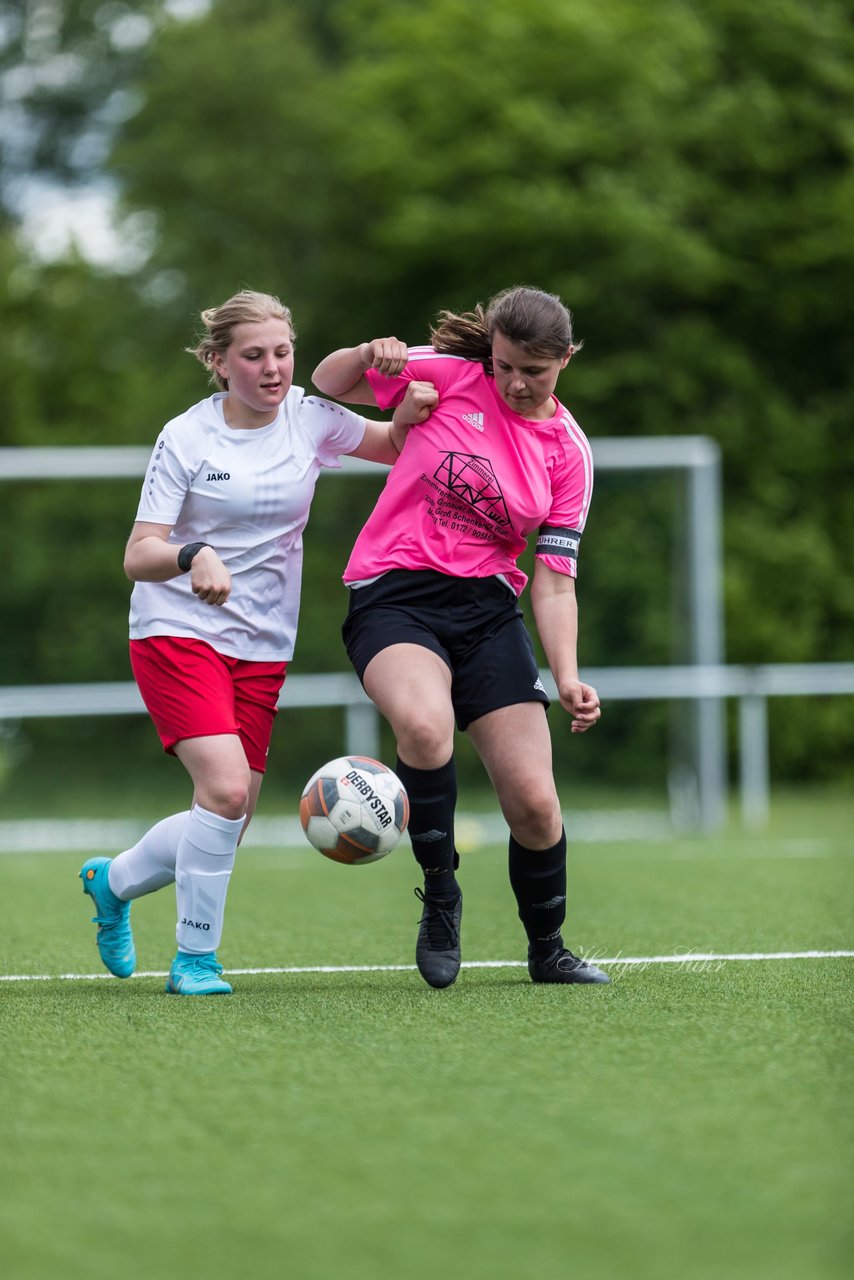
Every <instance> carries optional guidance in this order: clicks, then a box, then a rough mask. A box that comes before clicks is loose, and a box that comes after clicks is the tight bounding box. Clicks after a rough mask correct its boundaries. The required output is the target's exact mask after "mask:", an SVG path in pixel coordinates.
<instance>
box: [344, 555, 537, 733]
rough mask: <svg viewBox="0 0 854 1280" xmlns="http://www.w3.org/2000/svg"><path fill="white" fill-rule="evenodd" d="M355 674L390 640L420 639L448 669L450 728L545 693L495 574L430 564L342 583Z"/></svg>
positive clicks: (520, 623)
mask: <svg viewBox="0 0 854 1280" xmlns="http://www.w3.org/2000/svg"><path fill="white" fill-rule="evenodd" d="M341 634H342V635H343V637H344V645H345V647H346V649H347V654H348V656H349V658H350V661H351V662H352V664H353V666H354V667H355V669H356V674H357V675H358V677H359V679H360V680H362V681H363V680H364V675H365V669H366V668H367V666H368V663H369V662H370V661H371V659H372V658H375V657H376V655H377V654H378V653H380V652H381V651H382V650H383V649H387V648H388V647H389V645H393V644H420V645H422V646H423V647H424V648H425V649H429V650H430V651H431V652H432V653H436V654H438V655H439V657H440V658H441V659H442V661H443V662H445V663H447V665H448V667H449V668H450V671H451V675H452V680H451V701H452V703H453V707H454V715H455V717H456V722H457V728H459V729H466V728H467V727H468V725H470V724H471V722H472V721H473V720H478V719H479V718H480V717H481V716H484V715H486V714H487V712H488V711H496V710H497V709H498V708H499V707H510V706H515V705H516V704H517V703H520V702H541V703H543V705H544V706H545V707H548V705H549V700H548V697H547V696H546V691H545V689H544V688H543V684H542V681H541V680H540V673H539V670H538V668H537V660H536V657H535V655H534V646H533V644H532V643H531V637H530V636H529V634H528V631H527V629H526V627H525V621H524V617H523V614H522V610H521V609H520V608H519V604H518V601H517V599H516V596H515V595H514V594H513V592H512V591H511V590H510V588H509V587H507V586H505V585H504V583H502V582H499V580H498V579H497V578H494V577H493V578H451V577H448V576H447V575H446V574H444V573H436V572H434V571H433V570H432V569H392V570H391V571H390V572H389V573H384V574H383V575H382V577H381V578H377V580H376V582H372V583H370V584H369V585H368V586H365V587H355V588H351V589H350V608H349V611H348V613H347V617H346V619H345V621H344V625H343V627H342V628H341Z"/></svg>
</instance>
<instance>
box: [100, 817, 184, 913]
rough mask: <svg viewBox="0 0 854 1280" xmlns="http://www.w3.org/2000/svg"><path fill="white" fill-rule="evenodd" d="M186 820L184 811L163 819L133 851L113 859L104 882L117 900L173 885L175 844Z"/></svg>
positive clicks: (176, 846)
mask: <svg viewBox="0 0 854 1280" xmlns="http://www.w3.org/2000/svg"><path fill="white" fill-rule="evenodd" d="M189 817H190V811H189V809H186V810H185V811H184V812H183V813H173V814H172V816H171V817H169V818H163V819H162V820H161V821H160V822H158V823H156V824H155V825H154V826H153V827H151V828H150V829H149V830H148V831H146V833H145V835H144V836H143V837H142V839H141V840H138V841H137V843H136V844H135V845H134V846H133V848H132V849H126V850H125V852H124V853H120V854H118V856H117V857H115V858H113V861H112V862H111V863H110V869H109V871H108V873H107V882H108V883H109V886H110V888H111V889H112V891H113V893H114V894H115V895H116V897H117V898H121V899H122V900H123V901H124V902H128V901H130V900H131V899H133V898H142V897H143V896H144V895H145V894H146V893H154V891H155V889H162V888H163V886H164V885H167V884H173V883H174V880H175V859H176V857H177V854H178V842H179V840H180V839H181V833H182V831H183V830H184V827H185V826H186V825H187V821H188V819H189Z"/></svg>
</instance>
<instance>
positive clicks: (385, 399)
mask: <svg viewBox="0 0 854 1280" xmlns="http://www.w3.org/2000/svg"><path fill="white" fill-rule="evenodd" d="M477 367H479V366H477ZM471 368H472V362H471V361H469V360H462V359H461V358H460V357H459V356H448V355H443V354H442V353H440V352H438V351H434V350H433V348H432V347H410V348H409V360H408V363H407V365H406V368H405V369H404V370H403V373H400V374H398V376H397V377H396V378H387V377H385V375H384V374H382V373H377V371H376V369H366V370H365V377H366V378H367V380H368V384H369V385H370V388H371V390H372V391H373V393H374V395H375V396H376V401H377V404H378V405H379V407H380V408H381V409H391V408H396V407H397V405H399V404H400V402H401V400H402V399H403V397H404V396H405V395H406V387H407V384H408V383H410V382H432V383H433V385H434V386H435V388H436V390H437V391H438V392H439V394H440V395H441V394H442V393H443V392H444V391H446V390H447V389H448V387H449V386H451V385H453V384H454V383H455V382H456V381H458V379H459V378H460V375H461V373H464V372H465V371H467V370H468V369H471Z"/></svg>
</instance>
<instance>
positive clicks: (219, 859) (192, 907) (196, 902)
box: [175, 805, 245, 955]
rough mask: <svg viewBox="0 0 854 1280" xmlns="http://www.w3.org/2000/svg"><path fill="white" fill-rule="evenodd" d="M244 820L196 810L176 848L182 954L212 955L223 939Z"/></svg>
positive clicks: (179, 940) (176, 879) (176, 931)
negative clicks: (224, 923) (229, 892)
mask: <svg viewBox="0 0 854 1280" xmlns="http://www.w3.org/2000/svg"><path fill="white" fill-rule="evenodd" d="M244 821H245V816H244V817H243V818H221V817H220V816H219V814H217V813H210V812H209V811H208V810H207V809H202V808H201V806H200V805H194V806H193V808H192V810H191V812H190V816H189V818H188V819H187V822H186V825H185V827H184V830H183V832H182V834H181V839H180V842H179V844H178V854H177V858H176V862H175V891H176V896H177V899H178V927H177V929H176V930H175V936H176V938H177V939H178V949H179V950H180V951H192V952H195V953H196V954H197V955H198V954H203V953H204V952H206V951H216V949H217V947H218V946H219V942H220V938H221V937H222V921H223V916H224V915H225V895H226V893H227V892H228V881H229V879H230V877H231V869H232V867H233V866H234V855H235V853H236V851H237V841H238V838H239V836H240V832H241V831H242V829H243V823H244Z"/></svg>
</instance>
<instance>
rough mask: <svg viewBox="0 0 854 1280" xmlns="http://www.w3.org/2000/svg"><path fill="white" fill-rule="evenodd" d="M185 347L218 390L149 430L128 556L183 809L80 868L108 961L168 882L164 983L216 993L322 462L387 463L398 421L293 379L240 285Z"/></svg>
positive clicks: (150, 683)
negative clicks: (173, 907)
mask: <svg viewBox="0 0 854 1280" xmlns="http://www.w3.org/2000/svg"><path fill="white" fill-rule="evenodd" d="M202 321H203V324H204V333H203V336H202V337H201V339H200V341H199V343H198V345H197V346H196V347H194V348H192V349H191V350H192V353H193V354H194V355H195V356H196V357H197V358H198V359H199V360H200V361H201V362H202V364H204V365H205V366H206V367H207V368H208V369H209V371H210V373H211V379H212V381H213V383H214V385H215V386H216V387H217V388H218V389H217V391H216V392H215V393H214V394H213V395H211V396H209V397H208V398H207V399H205V400H202V401H200V403H198V404H195V405H193V406H192V407H191V408H189V409H188V410H187V411H186V412H185V413H182V414H180V415H179V416H178V417H177V418H174V419H172V421H171V422H168V423H167V424H166V426H165V427H164V428H163V430H162V431H161V433H160V436H159V438H158V440H157V443H156V445H155V447H154V451H153V453H152V456H151V462H150V464H149V467H148V471H147V473H146V476H145V480H144V483H143V488H142V496H141V499H140V503H139V508H138V511H137V517H136V523H135V524H134V526H133V530H132V532H131V535H130V539H129V541H128V544H127V549H126V551H125V560H124V567H125V572H126V573H127V575H128V577H129V578H130V579H131V580H132V581H133V582H134V583H135V584H136V585H135V586H134V588H133V593H132V596H131V608H130V637H131V638H130V656H131V665H132V667H133V672H134V676H135V678H136V681H137V684H138V686H139V689H140V692H141V694H142V697H143V700H144V702H145V704H146V707H147V709H148V711H149V713H150V715H151V717H152V720H153V721H154V724H155V727H156V728H157V731H158V733H159V735H160V738H161V741H162V743H163V746H164V748H165V750H166V751H167V752H170V753H172V754H174V755H176V756H177V757H178V759H179V760H180V761H181V763H182V764H183V766H184V768H185V769H186V770H187V772H188V773H189V775H190V777H191V778H192V782H193V802H192V807H191V808H190V809H189V810H187V811H185V812H182V813H176V814H172V815H171V816H170V817H166V818H163V819H162V820H161V821H160V822H158V823H157V824H156V825H155V826H154V827H152V828H151V830H150V831H148V832H147V833H146V834H145V835H144V836H143V837H142V839H141V840H140V841H139V842H138V843H137V844H136V845H134V847H133V848H131V849H128V850H126V851H125V852H123V853H120V854H119V855H118V856H117V857H115V858H113V859H109V858H90V859H89V860H88V861H87V862H86V863H85V864H84V865H83V868H82V870H81V871H80V877H81V879H82V881H83V888H84V891H85V892H86V893H87V894H89V895H90V896H91V898H92V899H93V902H94V906H95V911H96V914H95V917H94V921H95V922H96V923H97V925H98V933H97V942H98V949H99V951H100V954H101V959H102V961H103V963H104V964H105V966H106V968H107V969H109V970H110V972H111V973H113V974H115V975H116V976H117V977H120V978H126V977H129V976H130V975H131V974H132V973H133V971H134V967H135V963H136V956H135V951H134V944H133V936H132V932H131V926H130V918H129V913H130V904H131V902H132V901H133V900H134V899H135V898H139V897H142V896H143V895H144V894H147V893H151V892H153V891H154V890H156V889H160V888H162V887H163V886H164V885H168V884H171V883H173V882H174V883H175V885H176V894H177V907H178V924H177V943H178V950H177V954H176V956H175V959H174V961H173V962H172V965H171V969H170V973H169V978H168V981H167V984H166V990H167V991H168V992H170V993H174V994H178V995H220V994H222V995H226V994H230V993H231V986H230V984H229V983H227V982H226V981H225V980H224V979H223V978H222V976H221V975H222V966H221V965H220V964H219V963H218V961H217V955H216V952H217V947H218V945H219V942H220V938H221V934H222V925H223V913H224V909H225V899H226V890H227V888H228V882H229V877H230V876H231V871H232V867H233V865H234V860H235V851H236V849H237V844H238V841H239V839H240V837H241V835H242V833H243V832H244V831H245V829H246V826H247V823H248V822H249V820H250V818H251V816H252V813H253V811H254V809H255V805H256V802H257V799H258V792H259V789H260V786H261V781H262V778H263V776H264V770H265V767H266V764H265V762H266V756H267V750H268V747H269V743H270V736H271V731H272V726H273V719H274V717H275V715H276V704H277V701H278V697H279V692H280V690H281V687H282V684H283V682H284V679H285V673H286V669H287V665H288V662H289V661H290V659H291V657H292V655H293V649H294V639H295V635H296V628H297V614H298V610H299V599H300V580H301V570H302V534H303V530H304V528H305V525H306V522H307V520H308V513H309V507H310V504H311V500H312V497H313V494H314V487H315V482H316V480H317V476H318V473H319V471H320V468H321V467H339V466H340V465H341V464H340V457H341V455H342V454H354V455H355V456H357V457H360V458H366V459H369V460H371V461H373V462H382V463H389V464H391V463H394V462H395V461H396V459H397V457H398V454H399V451H400V448H401V444H402V442H403V439H404V438H405V429H404V427H403V426H402V423H401V418H400V417H399V418H398V422H397V423H396V424H394V423H381V422H371V421H367V420H366V419H365V418H364V417H362V416H361V415H360V414H356V413H353V412H352V411H351V410H349V409H345V408H343V407H342V406H340V405H337V404H332V403H330V402H329V401H328V400H321V399H318V398H317V397H313V396H306V395H305V394H304V392H303V390H302V388H301V387H297V386H294V385H293V377H294V341H295V331H294V326H293V321H292V318H291V313H290V311H289V309H288V308H287V307H286V306H284V305H283V304H282V303H281V302H280V301H279V299H278V298H275V297H272V296H270V295H268V294H264V293H257V292H254V291H251V290H243V291H241V292H240V293H238V294H235V295H234V296H233V297H232V298H229V299H228V301H227V302H224V303H223V304H222V305H221V306H219V307H215V308H212V309H210V310H207V311H204V312H202Z"/></svg>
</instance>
